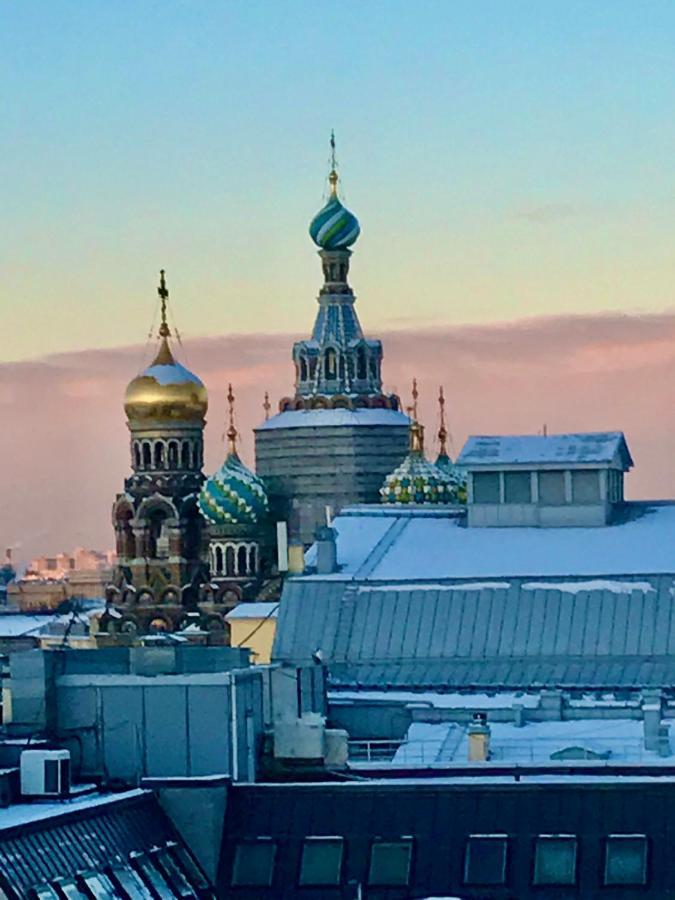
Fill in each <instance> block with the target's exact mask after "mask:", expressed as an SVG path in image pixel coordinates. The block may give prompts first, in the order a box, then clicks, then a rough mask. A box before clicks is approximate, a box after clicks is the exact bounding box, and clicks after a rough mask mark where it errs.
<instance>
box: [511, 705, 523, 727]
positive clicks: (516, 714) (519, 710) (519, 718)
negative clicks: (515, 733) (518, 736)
mask: <svg viewBox="0 0 675 900" xmlns="http://www.w3.org/2000/svg"><path fill="white" fill-rule="evenodd" d="M513 724H514V725H515V726H516V728H522V727H523V726H524V724H525V707H524V706H523V704H522V703H514V704H513Z"/></svg>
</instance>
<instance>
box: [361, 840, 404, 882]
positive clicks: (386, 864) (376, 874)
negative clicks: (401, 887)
mask: <svg viewBox="0 0 675 900" xmlns="http://www.w3.org/2000/svg"><path fill="white" fill-rule="evenodd" d="M411 856H412V840H402V841H375V843H374V844H373V846H372V847H371V850H370V869H369V871H368V884H377V885H397V884H408V877H409V875H410V858H411Z"/></svg>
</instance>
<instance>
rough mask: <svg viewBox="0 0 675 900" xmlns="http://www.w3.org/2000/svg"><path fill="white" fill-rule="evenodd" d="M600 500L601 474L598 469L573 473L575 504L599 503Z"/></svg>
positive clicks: (573, 497)
mask: <svg viewBox="0 0 675 900" xmlns="http://www.w3.org/2000/svg"><path fill="white" fill-rule="evenodd" d="M599 500H600V472H598V470H597V469H591V470H590V471H586V472H572V501H573V502H574V503H597V502H598V501H599Z"/></svg>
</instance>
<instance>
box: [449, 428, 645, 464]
mask: <svg viewBox="0 0 675 900" xmlns="http://www.w3.org/2000/svg"><path fill="white" fill-rule="evenodd" d="M589 463H599V464H604V465H610V464H612V463H615V464H620V465H621V467H622V468H623V469H624V470H626V469H629V468H630V467H631V466H632V465H633V459H632V457H631V455H630V451H629V450H628V445H627V444H626V439H625V437H624V434H623V432H621V431H603V432H589V433H583V434H549V435H541V434H522V435H472V436H471V437H469V439H468V440H467V442H466V444H465V445H464V448H463V449H462V452H461V453H460V455H459V458H458V460H457V464H458V465H460V466H464V467H465V468H467V469H475V468H480V467H482V466H495V465H550V464H555V465H564V466H570V465H571V466H575V465H588V464H589Z"/></svg>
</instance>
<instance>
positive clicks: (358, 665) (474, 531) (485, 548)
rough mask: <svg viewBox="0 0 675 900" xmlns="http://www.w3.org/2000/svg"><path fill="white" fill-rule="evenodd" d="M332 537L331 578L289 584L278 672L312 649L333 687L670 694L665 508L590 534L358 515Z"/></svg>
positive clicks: (669, 517) (673, 655)
mask: <svg viewBox="0 0 675 900" xmlns="http://www.w3.org/2000/svg"><path fill="white" fill-rule="evenodd" d="M333 527H334V529H335V531H336V535H337V540H336V544H337V559H338V564H339V570H338V571H337V572H336V573H334V574H329V575H318V574H307V575H303V576H295V577H291V578H288V579H287V581H286V583H285V585H284V591H283V596H282V601H281V604H280V609H279V622H278V626H277V630H276V638H275V646H274V653H273V658H274V659H275V660H303V659H310V658H311V656H312V654H313V653H314V652H315V651H316V650H317V649H320V650H321V651H322V654H323V656H324V658H325V659H326V662H327V664H328V665H329V667H330V675H331V681H332V683H333V684H334V685H340V686H342V687H343V688H348V687H351V686H353V687H359V688H366V687H367V688H378V687H388V688H397V689H406V688H408V689H409V688H413V689H414V688H416V689H431V690H434V689H436V688H438V687H441V686H442V689H443V690H446V691H449V690H453V689H460V690H463V689H465V688H466V687H469V686H470V687H471V688H472V689H473V690H486V691H487V690H492V689H494V688H495V686H501V687H502V688H506V689H512V690H523V689H527V688H528V687H530V686H532V685H538V686H541V685H555V686H561V687H570V686H572V687H575V688H582V689H589V690H591V689H593V690H595V689H600V688H604V687H608V688H609V687H612V688H613V687H630V688H633V689H635V688H636V687H640V686H647V685H652V686H658V685H668V684H671V683H675V555H674V554H673V547H675V503H666V502H663V503H629V504H626V507H625V510H624V518H623V521H622V523H621V524H615V525H610V526H607V527H596V528H546V529H543V528H542V529H538V528H519V529H503V528H467V527H465V526H464V525H463V520H462V518H460V517H457V516H456V515H452V514H449V513H448V514H445V513H441V512H437V513H436V514H435V515H422V514H419V511H417V510H406V509H404V508H401V509H397V510H395V511H389V512H388V513H387V514H383V513H382V511H381V509H380V508H379V507H365V506H362V507H357V508H354V509H352V510H346V511H343V513H342V514H341V515H339V516H338V517H337V518H336V519H335V520H334V522H333ZM314 558H315V551H314V550H311V551H309V552H308V554H307V560H308V562H309V563H311V562H312V561H313V560H314Z"/></svg>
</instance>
